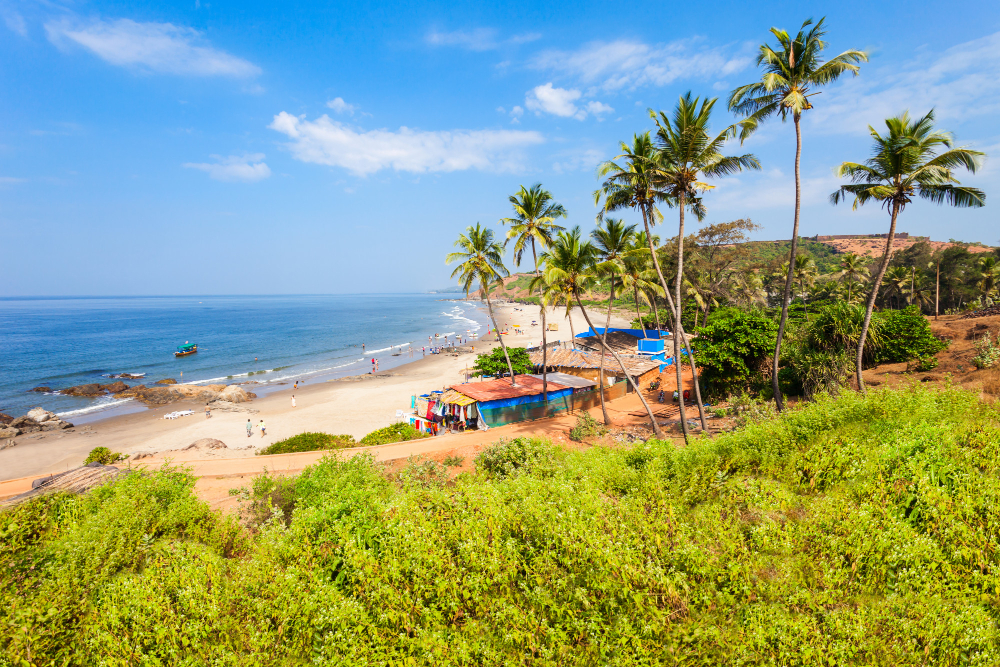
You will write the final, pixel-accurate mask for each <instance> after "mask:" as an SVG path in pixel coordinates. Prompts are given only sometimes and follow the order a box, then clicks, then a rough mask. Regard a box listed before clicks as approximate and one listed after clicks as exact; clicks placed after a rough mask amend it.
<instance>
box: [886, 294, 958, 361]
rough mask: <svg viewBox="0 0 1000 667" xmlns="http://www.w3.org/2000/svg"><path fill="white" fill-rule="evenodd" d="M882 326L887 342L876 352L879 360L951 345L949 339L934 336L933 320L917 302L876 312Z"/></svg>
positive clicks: (910, 356) (931, 351)
mask: <svg viewBox="0 0 1000 667" xmlns="http://www.w3.org/2000/svg"><path fill="white" fill-rule="evenodd" d="M875 319H877V320H878V321H879V325H880V326H881V329H882V339H883V341H884V344H883V345H882V346H881V347H880V348H879V349H878V351H877V352H876V354H875V361H876V362H877V363H880V364H891V363H901V362H904V361H910V360H911V359H918V358H920V357H926V356H929V355H935V354H937V353H938V352H940V351H941V350H943V349H945V348H946V347H948V343H947V342H946V341H943V340H941V339H939V338H935V337H934V334H932V333H931V325H930V322H928V321H927V318H926V317H924V316H923V315H921V314H920V309H919V308H917V307H916V306H909V307H907V308H903V309H902V310H883V311H880V312H878V313H876V314H875V315H874V316H873V320H875Z"/></svg>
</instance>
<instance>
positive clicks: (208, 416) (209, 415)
mask: <svg viewBox="0 0 1000 667" xmlns="http://www.w3.org/2000/svg"><path fill="white" fill-rule="evenodd" d="M211 418H212V408H210V407H208V406H207V405H206V406H205V419H211Z"/></svg>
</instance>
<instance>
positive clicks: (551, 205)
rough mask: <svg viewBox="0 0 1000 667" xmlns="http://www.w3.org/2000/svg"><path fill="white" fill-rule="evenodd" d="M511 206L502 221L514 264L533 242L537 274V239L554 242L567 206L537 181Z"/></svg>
mask: <svg viewBox="0 0 1000 667" xmlns="http://www.w3.org/2000/svg"><path fill="white" fill-rule="evenodd" d="M508 199H509V200H510V203H511V206H513V207H514V217H513V218H501V219H500V224H502V225H506V224H509V225H510V231H508V232H507V240H506V241H504V246H506V245H507V243H509V242H510V241H512V240H513V241H514V263H515V264H516V265H518V266H520V265H521V257H522V256H523V255H524V251H525V249H526V248H527V246H528V244H529V243H530V244H531V257H532V259H533V260H534V262H535V276H536V277H537V276H538V275H539V274H538V251H537V249H536V242H537V244H538V245H540V246H542V248H543V249H544V248H546V247H547V246H548V245H549V244H550V243H552V236H553V234H557V233H558V232H561V231H562V230H563V228H562V227H560V226H559V225H557V224H555V222H554V220H555V219H556V218H565V217H566V209H565V208H563V206H562V204H557V203H555V202H554V201H552V193H550V192H549V191H548V190H543V189H542V184H541V183H535V184H534V185H532V186H531V189H528V190H526V189H525V187H524V186H523V185H522V186H521V189H520V190H518V191H517V192H516V193H515V194H512V195H511V196H510V197H509V198H508ZM541 313H542V398H543V400H546V401H548V400H549V378H548V373H547V372H546V370H545V369H546V366H547V362H548V348H546V347H545V346H546V344H547V340H546V337H545V329H546V328H547V325H546V324H545V306H544V305H543V306H542V307H541Z"/></svg>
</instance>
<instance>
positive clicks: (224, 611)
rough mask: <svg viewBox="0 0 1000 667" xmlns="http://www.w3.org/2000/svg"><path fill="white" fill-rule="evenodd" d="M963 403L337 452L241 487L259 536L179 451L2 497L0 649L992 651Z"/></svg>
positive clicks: (248, 657)
mask: <svg viewBox="0 0 1000 667" xmlns="http://www.w3.org/2000/svg"><path fill="white" fill-rule="evenodd" d="M977 396H978V394H977V393H975V392H966V391H962V390H958V389H953V388H946V387H942V388H931V387H927V386H926V385H920V386H917V387H914V388H912V389H905V390H886V389H876V390H871V391H869V393H868V395H867V396H860V395H858V394H857V393H855V392H843V393H842V394H841V396H840V397H838V398H836V399H834V398H830V397H828V396H820V397H819V398H818V399H817V400H816V401H815V402H811V403H807V404H804V406H803V407H801V408H795V409H789V410H786V411H784V412H783V413H782V414H781V415H778V416H775V417H771V418H762V419H760V420H755V421H752V422H751V423H748V424H747V425H746V426H745V427H744V428H743V429H741V430H738V431H735V432H733V433H727V434H722V435H720V436H717V437H715V438H711V439H708V438H699V439H696V440H694V441H692V442H691V443H690V444H689V445H688V446H686V447H678V446H676V445H675V444H674V443H672V442H666V441H655V440H653V441H649V442H647V443H644V444H640V445H636V446H634V447H632V448H625V449H621V448H605V447H594V448H589V449H587V450H586V451H579V452H566V451H564V450H560V449H556V448H553V447H552V446H551V445H549V444H548V443H546V442H544V441H540V440H535V439H526V438H525V439H519V440H520V441H519V442H518V441H504V442H501V443H497V445H494V446H493V447H491V448H489V449H488V450H487V452H484V454H488V456H484V457H483V458H482V459H481V461H477V466H479V469H480V473H477V474H472V475H460V476H458V477H457V478H456V479H455V480H454V481H453V482H449V483H443V476H441V475H440V466H427V465H425V463H424V462H423V461H416V460H414V461H413V462H411V463H412V467H411V466H407V469H408V472H407V475H408V478H407V479H406V480H403V479H399V480H396V479H391V478H388V477H387V476H386V474H385V469H384V467H382V466H381V465H379V464H377V463H375V461H374V459H373V457H371V456H359V457H354V458H351V459H350V460H346V461H339V460H336V458H335V457H332V456H331V457H327V458H324V459H323V460H322V461H320V462H319V463H317V464H316V465H313V466H310V467H309V468H307V469H306V470H304V471H303V472H302V474H301V475H300V476H299V477H298V478H297V479H295V481H294V485H291V484H289V485H288V486H286V487H284V488H283V490H282V491H281V493H280V494H278V495H275V491H276V488H277V487H271V486H270V484H271V482H266V483H265V482H261V483H260V484H261V485H262V486H261V487H260V488H258V489H251V490H250V492H249V494H250V497H254V498H258V499H260V500H261V503H262V504H261V509H262V511H261V512H260V514H259V516H261V517H262V518H263V520H262V522H261V523H259V525H257V526H256V527H255V528H254V529H253V530H251V531H248V530H246V529H244V528H241V527H240V526H239V525H238V523H237V522H236V521H235V519H234V518H233V517H231V515H230V514H228V513H223V512H213V511H212V510H211V509H210V508H209V506H208V505H207V504H206V503H204V502H201V501H200V500H198V499H197V498H196V497H195V496H194V495H193V487H194V483H195V480H194V478H193V477H191V476H190V475H188V474H185V473H183V472H179V471H176V470H170V469H163V470H160V471H156V472H153V473H150V474H132V475H128V476H125V477H123V478H121V479H119V480H117V481H115V482H114V483H112V484H109V485H106V486H103V487H100V488H98V489H96V490H94V491H92V492H90V493H88V494H86V495H83V496H67V495H57V496H51V497H43V498H39V499H36V500H34V501H33V502H31V503H27V504H25V505H21V506H19V507H15V508H12V509H7V510H5V511H3V512H0V584H2V585H0V628H3V632H0V664H12V665H22V664H29V665H30V664H39V665H48V664H59V665H62V664H68V665H99V664H109V665H124V664H146V665H167V664H170V665H173V664H177V665H201V664H211V665H237V664H248V665H292V664H307V663H309V664H337V665H348V664H350V665H385V664H391V665H395V664H401V665H406V664H415V665H424V664H436V665H437V664H440V665H490V666H492V665H507V664H531V665H563V664H567V665H612V666H616V667H623V666H626V665H668V664H685V665H716V664H725V665H739V666H742V667H746V666H751V665H752V666H760V667H763V666H765V665H885V666H889V665H970V666H976V667H986V666H992V665H996V664H1000V620H998V618H1000V598H998V594H997V591H998V590H1000V542H998V541H997V539H996V536H997V535H998V534H1000V414H998V412H997V410H996V407H995V406H992V405H988V404H983V403H980V402H979V401H978V398H977ZM273 481H274V483H275V484H281V482H278V481H277V479H275V480H273ZM397 481H398V482H402V483H396V482H397ZM290 507H291V508H293V509H291V511H290V512H287V513H286V509H288V508H290ZM263 510H269V513H268V512H267V511H263Z"/></svg>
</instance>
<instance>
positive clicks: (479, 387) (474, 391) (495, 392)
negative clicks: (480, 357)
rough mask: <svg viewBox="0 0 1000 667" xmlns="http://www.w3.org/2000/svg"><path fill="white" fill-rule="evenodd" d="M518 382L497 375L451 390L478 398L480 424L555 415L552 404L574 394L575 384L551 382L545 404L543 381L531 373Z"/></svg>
mask: <svg viewBox="0 0 1000 667" xmlns="http://www.w3.org/2000/svg"><path fill="white" fill-rule="evenodd" d="M516 377H517V385H516V386H512V385H511V381H510V378H494V379H492V380H484V381H482V382H466V383H465V384H457V385H452V387H451V389H452V390H453V391H454V392H456V393H458V394H461V395H462V396H465V397H466V398H468V399H472V400H473V401H475V406H474V408H475V411H476V415H477V417H478V419H477V426H478V427H479V428H482V426H483V425H485V426H486V427H487V428H490V427H494V426H503V425H504V424H512V423H515V422H520V421H525V420H528V419H539V418H541V417H547V416H549V415H550V414H552V411H553V405H555V406H559V405H560V404H561V403H564V402H566V401H564V400H563V399H569V397H570V396H572V394H573V387H568V386H566V385H563V384H560V383H558V382H553V381H551V380H550V381H549V383H548V398H549V402H548V403H546V402H545V401H544V399H543V397H542V381H541V379H540V378H536V377H534V376H531V375H518V376H516Z"/></svg>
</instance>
